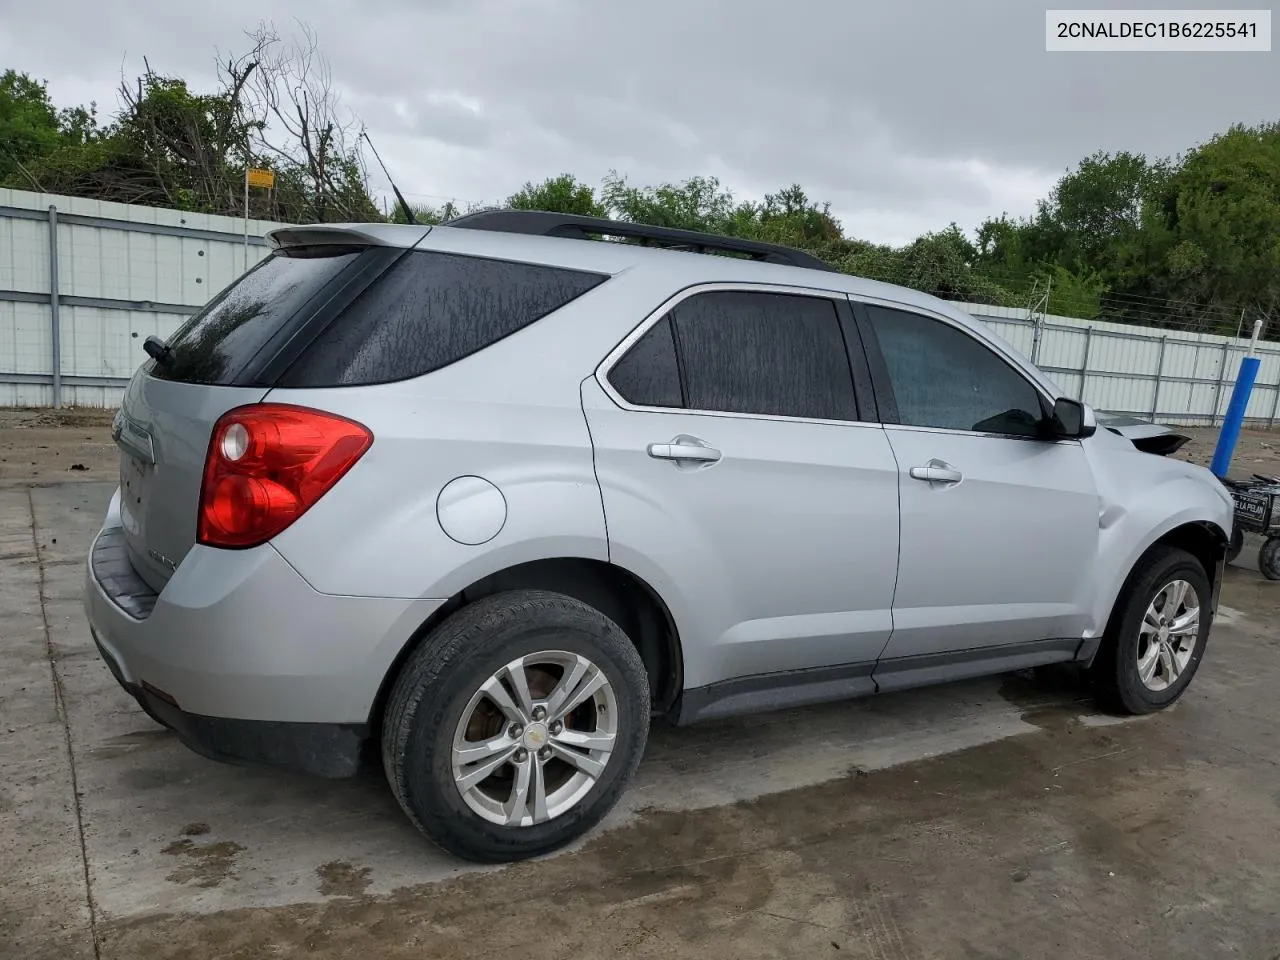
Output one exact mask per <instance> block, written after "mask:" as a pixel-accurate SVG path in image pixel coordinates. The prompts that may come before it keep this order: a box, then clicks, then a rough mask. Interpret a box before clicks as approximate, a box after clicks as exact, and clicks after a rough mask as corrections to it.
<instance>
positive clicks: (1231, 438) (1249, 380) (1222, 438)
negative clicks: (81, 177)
mask: <svg viewBox="0 0 1280 960" xmlns="http://www.w3.org/2000/svg"><path fill="white" fill-rule="evenodd" d="M1254 342H1255V343H1256V342H1257V334H1256V333H1255V334H1254ZM1252 354H1253V347H1252V346H1251V347H1250V348H1249V354H1247V355H1246V356H1244V357H1243V358H1242V359H1241V360H1240V375H1239V376H1238V377H1236V385H1235V387H1234V388H1233V389H1232V391H1231V402H1230V403H1229V404H1227V413H1226V416H1224V417H1223V418H1222V432H1221V433H1219V434H1218V447H1217V449H1216V450H1214V452H1213V463H1212V464H1210V466H1209V469H1210V470H1212V471H1213V473H1214V474H1215V475H1216V476H1217V477H1218V478H1220V479H1224V478H1225V477H1226V475H1227V470H1228V469H1230V467H1231V455H1232V454H1233V453H1235V449H1236V441H1237V440H1239V439H1240V426H1241V424H1243V423H1244V411H1245V408H1246V407H1248V406H1249V394H1250V393H1252V392H1253V382H1254V381H1255V380H1257V379H1258V367H1259V366H1260V365H1261V363H1262V361H1261V360H1259V359H1258V358H1257V357H1255V356H1252Z"/></svg>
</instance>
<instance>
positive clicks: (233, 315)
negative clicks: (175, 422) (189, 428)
mask: <svg viewBox="0 0 1280 960" xmlns="http://www.w3.org/2000/svg"><path fill="white" fill-rule="evenodd" d="M357 256H359V251H358V250H355V249H352V248H350V247H332V246H330V247H313V248H293V249H290V250H287V251H286V250H277V251H275V252H274V253H272V254H271V256H269V257H267V258H266V259H265V260H263V261H262V262H261V263H259V264H258V265H257V266H255V267H253V269H251V270H250V271H249V272H248V273H246V274H244V276H242V277H240V279H238V280H236V281H235V282H234V283H233V284H231V286H229V287H227V288H226V289H225V290H223V291H222V292H221V293H219V294H218V295H217V296H216V297H214V298H213V299H212V300H210V301H209V303H208V304H206V305H205V308H204V309H203V310H201V311H200V312H199V313H197V314H196V315H195V316H194V317H192V318H191V319H190V320H188V321H187V322H186V323H185V324H184V325H183V326H182V327H181V329H179V330H178V332H177V333H176V334H174V336H173V337H172V338H170V340H169V346H170V347H171V348H172V350H173V353H172V355H171V357H172V359H171V360H170V362H168V363H163V364H161V363H156V364H154V365H153V367H152V370H151V375H152V376H154V377H159V378H161V379H163V380H177V381H181V382H183V383H207V384H216V385H220V386H225V385H228V384H232V383H234V382H235V379H236V376H237V374H239V373H240V371H241V370H243V369H244V367H245V366H246V365H247V364H248V363H249V362H250V361H251V360H253V358H254V357H256V356H257V355H258V352H259V351H260V350H261V349H262V348H263V346H265V345H266V343H267V341H268V340H270V339H271V337H272V336H273V335H274V334H275V333H276V332H277V331H278V330H279V329H280V327H281V326H282V325H283V324H285V323H287V322H288V321H289V320H290V319H291V318H293V317H294V316H296V315H297V314H299V313H300V311H301V310H302V308H303V307H305V306H306V304H307V302H308V301H310V300H311V298H312V297H314V296H315V295H316V294H317V293H318V292H319V291H320V289H321V288H322V287H324V286H325V284H327V283H328V282H329V281H330V280H332V279H334V278H335V277H336V276H337V275H338V274H339V273H341V272H342V271H343V270H345V269H346V268H347V267H348V266H349V265H350V264H351V262H352V261H353V260H355V258H356V257H357Z"/></svg>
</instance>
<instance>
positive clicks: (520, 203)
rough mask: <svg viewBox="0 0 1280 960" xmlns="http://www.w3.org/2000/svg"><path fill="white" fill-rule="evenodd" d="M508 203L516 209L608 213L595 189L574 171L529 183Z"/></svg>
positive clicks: (586, 213) (583, 213)
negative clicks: (597, 197)
mask: <svg viewBox="0 0 1280 960" xmlns="http://www.w3.org/2000/svg"><path fill="white" fill-rule="evenodd" d="M507 206H508V207H511V208H512V209H513V210H549V211H551V212H553V213H572V214H576V215H578V216H583V217H603V216H605V215H607V213H608V211H607V210H606V209H605V207H604V204H602V203H600V202H599V201H598V200H597V199H596V192H595V190H593V189H592V188H591V187H590V186H588V185H587V184H585V183H580V182H579V181H578V179H577V178H576V177H574V176H573V174H570V173H562V174H560V176H558V177H548V178H547V179H546V180H543V181H542V183H537V184H535V183H533V182H532V181H530V182H527V183H525V185H524V186H523V187H521V188H520V189H519V190H517V191H516V192H515V193H513V194H512V195H511V196H510V197H509V198H508V199H507Z"/></svg>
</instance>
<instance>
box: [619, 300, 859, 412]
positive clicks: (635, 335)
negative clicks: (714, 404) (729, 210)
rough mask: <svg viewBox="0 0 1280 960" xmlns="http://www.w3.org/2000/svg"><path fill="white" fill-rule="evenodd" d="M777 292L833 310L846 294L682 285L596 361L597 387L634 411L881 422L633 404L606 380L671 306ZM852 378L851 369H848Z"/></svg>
mask: <svg viewBox="0 0 1280 960" xmlns="http://www.w3.org/2000/svg"><path fill="white" fill-rule="evenodd" d="M726 291H727V292H732V293H778V294H785V295H789V296H800V297H820V298H822V299H824V300H828V301H830V303H831V305H832V308H833V309H834V310H838V309H839V305H840V300H841V299H846V300H847V299H848V297H849V294H848V293H847V292H845V291H843V290H829V289H823V288H821V287H808V286H791V285H788V284H779V283H752V282H750V281H714V282H707V283H696V284H693V285H691V286H688V287H685V288H684V289H682V290H679V291H677V292H676V293H674V294H672V295H671V296H669V297H668V298H667V299H666V300H664V301H663V302H662V303H661V304H659V306H658V307H657V308H656V309H655V310H653V311H652V312H651V313H649V314H648V315H647V316H646V317H645V318H644V319H643V320H641V321H640V323H639V324H638V325H637V326H636V328H635V329H634V330H632V331H631V332H630V333H629V334H627V336H626V337H624V338H623V339H622V341H621V342H620V343H619V344H618V345H617V346H616V347H614V348H613V349H612V350H610V351H609V353H608V354H606V356H605V358H604V359H603V360H601V361H600V363H599V364H598V365H597V366H596V369H595V374H594V376H595V379H596V383H597V384H599V386H600V389H601V390H603V391H604V392H605V394H606V395H607V396H608V397H609V399H610V400H612V401H613V402H614V403H616V404H617V405H618V406H619V407H621V408H622V409H623V410H630V411H632V412H634V413H665V414H668V415H671V414H691V415H693V416H702V417H731V418H734V419H738V420H774V421H778V422H781V423H816V424H823V425H827V426H837V427H849V426H858V427H876V428H881V427H882V426H883V425H882V424H881V423H880V422H879V421H878V420H828V419H820V418H817V417H787V416H781V415H778V414H767V413H737V412H734V411H730V410H699V409H694V408H692V407H650V406H642V405H639V404H634V403H631V402H629V401H628V400H625V399H623V397H622V395H621V394H619V393H618V391H617V390H615V389H614V387H613V384H611V383H610V382H609V372H610V371H611V370H612V369H613V367H614V366H615V365H616V364H617V362H618V361H619V360H621V359H622V357H623V355H624V354H625V353H626V352H627V351H628V350H630V349H631V348H632V347H633V346H635V344H636V342H637V341H638V340H640V338H641V337H643V336H644V335H645V334H646V333H648V332H649V330H650V328H651V327H653V326H654V325H655V324H656V323H658V322H659V321H660V320H662V318H663V317H665V316H666V315H667V314H668V313H670V312H671V311H672V310H673V309H675V308H676V307H677V306H679V305H680V304H681V303H683V302H684V301H685V300H688V299H689V298H690V297H693V296H696V295H698V294H700V293H718V292H726ZM835 321H836V323H839V322H840V319H839V314H838V313H837V314H836V316H835ZM849 376H850V379H851V380H852V377H853V371H850V373H849ZM858 415H859V416H861V415H862V410H861V409H859V410H858Z"/></svg>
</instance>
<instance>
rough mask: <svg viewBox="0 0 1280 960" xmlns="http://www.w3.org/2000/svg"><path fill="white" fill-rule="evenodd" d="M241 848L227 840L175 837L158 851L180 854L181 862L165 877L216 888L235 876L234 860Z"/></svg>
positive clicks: (175, 880) (171, 854)
mask: <svg viewBox="0 0 1280 960" xmlns="http://www.w3.org/2000/svg"><path fill="white" fill-rule="evenodd" d="M243 850H244V847H242V846H240V844H238V843H234V842H232V841H230V840H222V841H220V842H218V843H207V844H202V845H200V844H196V843H195V842H194V841H192V840H190V839H187V838H184V839H182V840H175V841H174V842H173V843H171V844H169V845H168V846H167V847H165V848H164V849H163V850H161V851H160V852H161V853H165V854H168V855H169V856H171V857H182V858H183V862H182V863H181V864H180V865H179V866H178V868H177V869H176V870H174V871H173V872H172V873H170V874H169V875H168V876H167V877H165V879H166V880H169V881H170V882H172V883H185V884H191V885H193V886H197V887H205V888H209V887H216V886H218V885H219V884H221V883H222V882H223V881H224V880H227V879H229V878H230V877H233V876H235V873H234V869H233V868H234V867H235V859H236V856H237V855H238V854H239V853H241V852H242V851H243Z"/></svg>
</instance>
